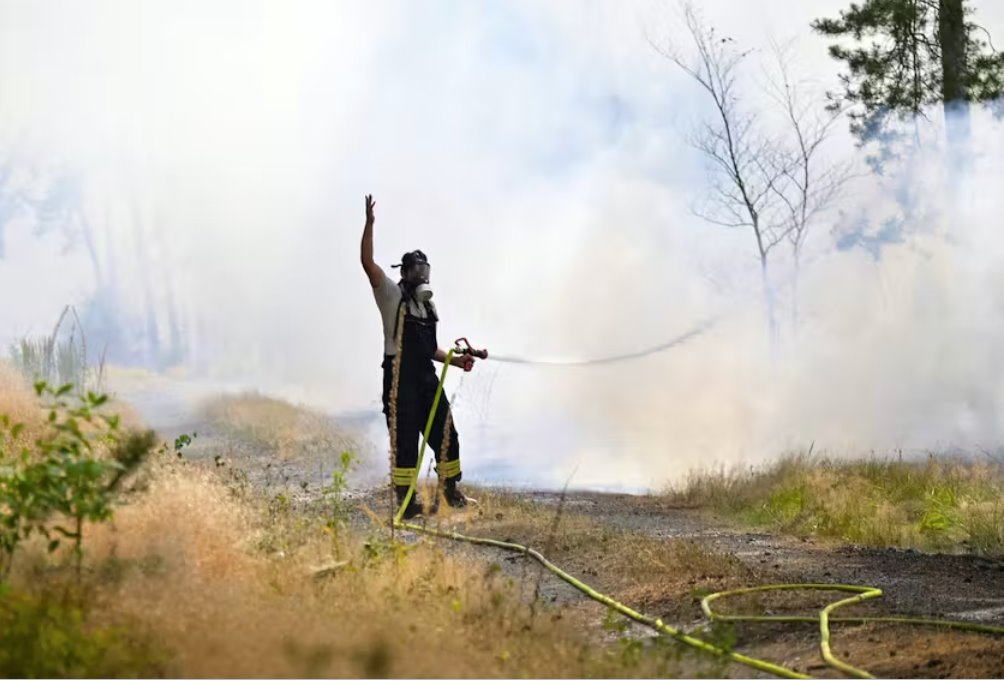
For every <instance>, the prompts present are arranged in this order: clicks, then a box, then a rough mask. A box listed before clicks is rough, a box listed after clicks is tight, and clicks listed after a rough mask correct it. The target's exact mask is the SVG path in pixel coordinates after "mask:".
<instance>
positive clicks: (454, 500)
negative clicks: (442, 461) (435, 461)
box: [443, 478, 468, 508]
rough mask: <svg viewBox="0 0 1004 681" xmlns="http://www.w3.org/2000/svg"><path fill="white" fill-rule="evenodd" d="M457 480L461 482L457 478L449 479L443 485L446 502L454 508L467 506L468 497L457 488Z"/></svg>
mask: <svg viewBox="0 0 1004 681" xmlns="http://www.w3.org/2000/svg"><path fill="white" fill-rule="evenodd" d="M457 482H459V480H458V479H457V478H453V479H451V480H447V481H446V484H445V486H444V487H443V496H444V497H446V503H447V504H449V505H450V506H451V507H452V508H465V507H466V506H467V502H468V498H467V497H466V496H464V493H463V492H461V491H460V489H458V488H457Z"/></svg>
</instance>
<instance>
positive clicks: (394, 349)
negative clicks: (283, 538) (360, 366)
mask: <svg viewBox="0 0 1004 681" xmlns="http://www.w3.org/2000/svg"><path fill="white" fill-rule="evenodd" d="M375 206H376V203H375V202H374V201H373V197H372V196H371V195H368V196H366V225H365V227H364V228H363V238H362V244H361V246H360V260H361V261H362V266H363V270H364V271H365V272H366V276H367V278H369V282H370V286H372V287H373V297H374V298H375V299H376V303H377V307H378V308H379V309H380V315H381V317H382V318H383V337H384V352H383V364H382V365H381V366H382V367H383V413H384V416H385V417H386V421H387V428H388V431H389V432H390V436H391V441H392V442H394V441H395V440H396V452H395V454H396V460H395V461H394V464H393V469H392V471H391V477H392V479H393V482H394V489H395V491H396V493H397V500H398V505H399V506H400V504H401V503H402V502H403V501H404V497H405V496H406V494H407V491H408V487H409V485H410V484H411V481H412V479H413V478H415V477H416V476H417V475H418V471H417V470H416V466H417V464H418V445H419V438H420V437H421V434H422V432H423V431H424V429H425V425H426V422H427V420H428V417H429V412H430V411H431V410H432V401H433V398H434V397H435V393H436V387H437V386H438V385H439V378H438V376H437V374H436V369H435V367H434V366H433V361H437V362H440V363H442V362H444V361H445V360H446V352H444V351H443V350H442V349H441V348H440V347H439V344H438V343H437V340H436V324H437V323H438V322H439V315H438V314H437V312H436V306H435V304H434V303H433V302H432V289H431V288H430V287H429V274H430V267H429V259H428V258H427V257H426V256H425V253H423V252H422V251H419V250H416V251H410V252H408V253H405V254H404V255H403V256H402V257H401V262H400V263H399V264H396V265H393V266H392V267H395V268H397V267H399V268H400V269H401V278H400V280H399V281H397V282H394V281H393V280H391V279H390V278H389V277H388V276H387V275H386V274H385V273H384V271H383V269H381V267H380V266H379V265H377V264H376V262H375V261H374V260H373V222H374V216H373V209H374V207H375ZM399 352H400V358H399V361H398V358H397V355H398V353H399ZM471 361H473V358H469V357H468V358H465V357H462V356H456V357H454V358H453V359H452V361H451V366H457V367H463V366H464V364H465V362H466V363H469V362H471ZM396 363H397V364H398V365H399V366H398V368H397V373H398V385H397V390H396V394H393V393H395V391H394V372H395V369H394V367H395V364H396ZM395 398H396V399H395ZM392 400H393V401H394V403H395V405H394V406H395V409H394V414H392V409H391V402H392ZM392 416H393V417H394V418H392ZM447 426H448V427H447ZM395 429H396V432H395ZM395 436H396V437H395ZM429 445H430V446H431V447H432V449H433V450H434V451H435V452H436V453H437V454H438V456H437V458H436V461H437V466H436V472H437V473H438V474H439V477H440V480H441V482H443V485H442V489H443V496H444V497H445V499H446V502H447V504H449V505H450V506H451V507H454V508H463V507H464V506H466V505H467V503H468V501H469V500H468V498H467V497H466V496H465V495H464V494H463V492H461V491H460V489H459V487H458V486H457V483H458V482H460V479H461V475H462V474H461V471H460V441H459V438H458V436H457V430H456V428H455V427H454V425H453V418H452V414H450V403H449V401H448V400H447V398H446V395H445V394H442V395H441V396H440V399H439V406H438V408H437V409H436V415H435V417H434V419H433V421H432V430H431V432H430V434H429ZM444 450H445V451H444ZM416 496H417V495H413V496H412V499H411V500H410V502H409V504H408V507H407V508H406V509H405V512H404V518H406V519H410V518H414V517H415V516H416V515H418V514H420V513H421V512H422V506H421V504H420V503H419V502H418V501H417V500H416V499H415V497H416ZM437 503H438V500H437Z"/></svg>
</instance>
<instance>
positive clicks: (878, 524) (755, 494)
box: [667, 454, 1004, 555]
mask: <svg viewBox="0 0 1004 681" xmlns="http://www.w3.org/2000/svg"><path fill="white" fill-rule="evenodd" d="M1002 497H1004V465H1002V464H1001V463H999V462H997V461H994V460H990V459H988V460H986V461H983V460H975V461H974V460H962V459H947V458H939V457H936V456H934V455H931V456H929V457H927V459H925V460H921V461H907V460H903V459H901V458H899V457H897V458H886V459H880V458H869V459H861V460H842V459H836V458H831V457H826V456H819V455H815V456H814V455H811V454H796V455H790V456H786V457H783V458H782V459H781V460H779V461H777V462H775V463H773V464H771V465H768V466H765V467H761V468H752V469H746V470H732V471H725V470H718V471H707V472H694V473H692V474H691V475H690V477H689V478H688V479H687V481H686V482H685V484H684V485H682V486H681V487H680V488H678V489H673V490H670V491H669V492H668V493H667V498H668V499H669V500H671V501H672V502H674V503H682V504H688V505H693V506H698V507H705V508H709V509H712V510H715V511H717V512H719V513H722V514H724V515H726V516H730V517H732V518H734V519H736V520H738V521H740V522H744V523H748V524H752V525H756V526H763V527H768V528H772V529H776V530H780V531H784V532H792V533H795V534H814V535H818V536H823V537H834V538H838V539H842V540H845V541H850V542H856V543H862V544H869V545H875V546H907V547H914V548H919V549H927V550H946V551H960V552H971V553H977V554H982V555H1004V503H1002V501H1001V500H1002Z"/></svg>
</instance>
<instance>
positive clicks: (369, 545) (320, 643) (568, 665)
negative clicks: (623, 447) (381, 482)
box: [17, 463, 679, 678]
mask: <svg viewBox="0 0 1004 681" xmlns="http://www.w3.org/2000/svg"><path fill="white" fill-rule="evenodd" d="M269 518H270V514H269V513H267V512H266V511H265V510H264V509H262V508H256V507H254V506H250V505H248V504H245V503H240V502H237V501H235V499H234V497H233V495H232V494H231V491H230V490H229V489H227V487H226V486H225V485H224V484H222V482H221V481H220V479H219V477H218V476H217V475H216V474H215V473H214V472H213V471H210V470H206V469H203V468H200V467H197V466H192V465H185V464H184V463H175V464H171V465H164V464H161V465H160V467H159V470H158V471H157V472H156V475H155V480H154V482H153V483H152V484H151V486H150V488H149V489H148V490H147V491H146V492H145V493H144V494H143V495H142V496H141V497H140V498H138V499H136V500H134V501H133V502H132V503H130V504H129V505H127V506H125V507H123V508H122V509H120V510H119V512H118V513H117V515H116V519H115V521H114V523H113V524H109V525H106V526H102V527H94V528H91V529H90V530H88V531H89V532H90V534H91V540H90V542H91V543H90V548H89V552H88V564H89V566H90V577H89V589H90V594H91V595H90V600H89V605H88V611H89V622H90V623H91V624H92V625H93V626H101V627H107V626H114V625H121V624H124V623H128V625H129V626H130V628H132V629H133V630H135V631H137V632H142V633H143V634H144V635H145V636H146V637H147V640H152V641H155V642H156V645H157V647H158V649H159V650H160V651H162V653H163V655H162V656H161V657H160V658H158V659H167V660H170V662H169V663H168V666H167V667H165V668H158V669H159V670H160V671H161V672H163V673H166V674H168V675H171V676H178V677H217V678H218V677H247V678H263V677H265V678H267V677H316V676H321V677H354V678H359V677H420V678H426V677H446V678H452V677H480V678H484V677H504V678H514V677H543V678H551V677H623V676H642V677H644V676H652V675H656V674H659V675H663V674H667V673H671V672H672V670H673V669H679V667H678V663H677V657H678V655H679V651H678V650H671V649H668V648H664V647H661V646H657V647H653V648H652V650H650V651H642V652H638V651H635V653H633V654H632V656H631V659H630V660H627V661H626V660H625V658H624V654H623V650H622V648H621V647H620V646H618V645H613V646H597V645H596V642H595V640H591V639H589V638H587V637H586V636H585V635H584V634H583V633H582V632H581V631H580V630H579V629H577V628H576V626H575V625H574V624H573V623H572V622H570V621H568V620H567V619H565V618H563V617H562V616H561V614H560V613H559V612H557V611H550V610H547V611H545V612H543V613H538V614H537V616H535V617H532V616H531V614H530V611H529V609H528V606H527V603H526V602H525V600H524V599H522V598H521V597H520V590H519V588H518V586H517V585H516V584H515V583H514V582H513V581H512V580H510V579H507V578H505V577H504V576H503V575H502V574H501V573H500V571H499V570H498V569H497V567H494V566H492V565H490V564H489V563H487V562H483V561H478V560H473V559H470V558H464V557H463V556H461V555H452V554H447V553H444V551H443V550H442V549H441V547H440V546H439V545H437V544H434V543H427V542H424V541H412V542H410V543H400V542H398V543H391V542H390V541H389V539H388V538H387V535H386V534H385V533H383V532H382V531H379V530H376V528H374V530H373V533H372V535H371V536H369V537H363V536H359V535H357V536H355V537H354V538H353V539H352V540H351V541H350V547H349V551H348V557H349V562H348V564H347V565H346V566H345V567H343V568H341V569H340V570H335V571H334V573H333V574H332V575H331V576H330V577H326V578H323V579H316V578H314V577H312V576H311V575H312V571H313V568H315V567H316V566H318V565H319V564H323V563H324V562H325V561H330V559H331V547H330V539H329V538H328V537H327V535H325V534H324V532H323V531H322V529H321V526H320V525H319V524H315V525H312V526H311V525H307V526H304V527H303V529H302V532H303V533H304V537H302V540H301V541H299V542H296V543H297V544H298V546H299V548H298V549H297V550H296V551H295V552H291V553H287V554H286V555H284V556H283V557H281V558H276V557H268V556H266V555H265V554H264V553H262V552H261V551H259V550H257V549H256V545H257V543H258V540H259V539H260V536H261V535H262V533H265V532H268V531H269V528H268V527H267V523H268V522H269ZM45 565H46V563H45V560H44V559H43V557H42V555H41V553H40V552H36V553H35V554H34V555H32V556H30V557H29V559H26V560H24V561H22V563H21V564H20V566H19V570H18V574H17V582H19V583H20V586H21V587H22V588H36V589H37V588H41V587H40V586H39V585H40V584H44V579H42V577H43V576H44V575H46V574H49V573H48V572H47V570H49V568H46V567H45ZM158 664H163V662H158Z"/></svg>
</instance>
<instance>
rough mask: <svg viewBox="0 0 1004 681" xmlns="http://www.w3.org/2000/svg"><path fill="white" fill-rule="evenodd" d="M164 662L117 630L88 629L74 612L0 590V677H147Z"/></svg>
mask: <svg viewBox="0 0 1004 681" xmlns="http://www.w3.org/2000/svg"><path fill="white" fill-rule="evenodd" d="M166 671H167V670H166V659H165V657H164V656H163V655H162V654H159V653H158V651H157V650H156V649H155V648H154V647H153V646H152V645H150V643H149V642H148V641H146V640H144V639H141V638H139V637H137V636H136V635H135V634H130V633H128V632H127V631H126V630H124V629H119V628H93V627H88V626H87V625H86V623H85V621H84V616H83V613H82V612H81V611H80V610H77V609H75V608H66V607H64V606H62V605H58V604H55V603H51V602H47V601H46V600H44V599H39V598H36V597H33V596H27V595H24V594H15V593H11V592H9V591H8V592H6V593H5V592H2V591H0V677H3V678H8V679H10V678H22V679H24V678H43V679H45V678H49V679H53V678H150V677H154V676H164V675H166Z"/></svg>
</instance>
